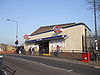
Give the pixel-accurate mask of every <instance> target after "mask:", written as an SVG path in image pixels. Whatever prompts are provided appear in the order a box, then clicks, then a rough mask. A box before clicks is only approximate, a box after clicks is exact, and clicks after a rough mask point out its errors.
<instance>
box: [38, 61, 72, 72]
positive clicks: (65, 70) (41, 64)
mask: <svg viewBox="0 0 100 75" xmlns="http://www.w3.org/2000/svg"><path fill="white" fill-rule="evenodd" d="M39 64H41V65H43V66H46V67H49V68H54V69H58V70H63V71H67V72H72V71H74V70H68V69H63V68H58V67H54V66H49V65H46V64H43V63H39Z"/></svg>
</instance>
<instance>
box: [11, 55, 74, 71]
mask: <svg viewBox="0 0 100 75" xmlns="http://www.w3.org/2000/svg"><path fill="white" fill-rule="evenodd" d="M12 58H16V57H12ZM16 59H20V60H23V61H27V62H32V63H36V64H40V65H43V66H45V67H49V68H54V69H58V70H63V71H66V72H72V71H74V70H68V69H63V68H58V67H54V66H49V65H46V64H43V63H39V62H36V61H29V60H27V59H21V58H16Z"/></svg>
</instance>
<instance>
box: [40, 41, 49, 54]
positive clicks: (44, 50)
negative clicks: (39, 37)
mask: <svg viewBox="0 0 100 75" xmlns="http://www.w3.org/2000/svg"><path fill="white" fill-rule="evenodd" d="M39 54H40V55H43V54H49V42H48V41H46V42H44V41H42V42H39Z"/></svg>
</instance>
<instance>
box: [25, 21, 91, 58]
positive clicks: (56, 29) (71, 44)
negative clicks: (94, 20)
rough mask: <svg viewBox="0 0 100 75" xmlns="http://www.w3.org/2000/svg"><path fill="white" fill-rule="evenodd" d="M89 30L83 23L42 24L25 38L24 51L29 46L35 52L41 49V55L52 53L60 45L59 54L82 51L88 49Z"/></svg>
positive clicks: (64, 54)
mask: <svg viewBox="0 0 100 75" xmlns="http://www.w3.org/2000/svg"><path fill="white" fill-rule="evenodd" d="M90 33H91V30H90V29H89V28H88V27H87V26H86V25H85V24H84V23H69V24H58V25H51V26H43V27H40V28H39V29H37V30H36V31H34V32H33V33H31V34H30V35H29V38H28V39H27V40H25V44H24V48H25V50H26V51H28V50H29V48H30V47H32V48H34V49H35V53H36V54H40V52H41V51H43V55H50V56H51V55H53V53H54V52H55V51H56V48H57V46H59V47H60V55H62V56H67V55H68V54H70V53H73V52H74V53H78V54H80V53H82V52H85V51H86V50H88V48H89V46H90V45H89V43H90V42H89V40H88V39H87V37H89V36H90Z"/></svg>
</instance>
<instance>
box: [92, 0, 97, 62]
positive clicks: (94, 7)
mask: <svg viewBox="0 0 100 75" xmlns="http://www.w3.org/2000/svg"><path fill="white" fill-rule="evenodd" d="M93 4H94V23H95V50H96V57H95V58H96V61H98V40H97V39H98V35H97V23H96V2H95V0H94V2H93Z"/></svg>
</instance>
